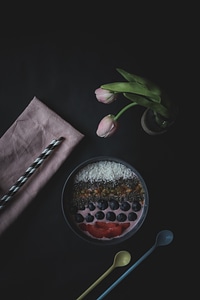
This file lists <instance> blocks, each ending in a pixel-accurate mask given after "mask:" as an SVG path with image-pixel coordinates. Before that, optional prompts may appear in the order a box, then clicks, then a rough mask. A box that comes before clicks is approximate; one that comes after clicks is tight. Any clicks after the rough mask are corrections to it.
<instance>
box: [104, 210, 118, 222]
mask: <svg viewBox="0 0 200 300" xmlns="http://www.w3.org/2000/svg"><path fill="white" fill-rule="evenodd" d="M106 220H108V221H115V220H116V215H115V213H114V212H113V211H108V212H107V214H106Z"/></svg>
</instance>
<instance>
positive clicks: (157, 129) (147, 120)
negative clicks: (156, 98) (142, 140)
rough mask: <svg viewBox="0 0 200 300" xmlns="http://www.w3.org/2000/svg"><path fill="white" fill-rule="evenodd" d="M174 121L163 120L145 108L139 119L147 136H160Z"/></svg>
mask: <svg viewBox="0 0 200 300" xmlns="http://www.w3.org/2000/svg"><path fill="white" fill-rule="evenodd" d="M174 122H175V119H174V118H173V119H165V118H164V117H162V116H161V115H159V114H158V113H155V112H154V111H153V110H152V109H150V108H147V109H146V110H145V111H144V113H143V115H142V118H141V126H142V128H143V130H144V131H145V132H146V133H148V134H149V135H160V134H163V133H165V132H167V130H168V129H169V128H170V127H171V126H172V125H173V124H174Z"/></svg>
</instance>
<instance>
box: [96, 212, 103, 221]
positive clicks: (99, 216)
mask: <svg viewBox="0 0 200 300" xmlns="http://www.w3.org/2000/svg"><path fill="white" fill-rule="evenodd" d="M95 217H96V218H97V219H98V220H102V219H103V218H104V217H105V214H104V212H102V211H101V210H100V211H98V212H97V213H96V214H95Z"/></svg>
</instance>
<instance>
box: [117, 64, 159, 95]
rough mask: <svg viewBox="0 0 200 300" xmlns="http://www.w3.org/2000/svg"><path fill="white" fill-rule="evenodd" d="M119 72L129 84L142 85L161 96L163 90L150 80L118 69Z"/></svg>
mask: <svg viewBox="0 0 200 300" xmlns="http://www.w3.org/2000/svg"><path fill="white" fill-rule="evenodd" d="M116 70H117V71H118V73H120V74H121V75H122V76H123V77H124V78H125V79H126V80H127V81H129V82H136V83H138V84H141V85H142V86H144V87H145V88H147V89H148V90H151V91H153V92H154V93H157V94H160V93H161V89H160V88H159V87H158V86H157V85H156V84H154V83H153V82H151V81H150V80H148V79H146V78H143V77H141V76H138V75H135V74H131V73H128V72H126V71H125V70H123V69H119V68H117V69H116Z"/></svg>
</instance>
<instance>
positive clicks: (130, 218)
mask: <svg viewBox="0 0 200 300" xmlns="http://www.w3.org/2000/svg"><path fill="white" fill-rule="evenodd" d="M61 205H62V212H63V215H64V218H65V220H66V222H67V224H68V225H69V227H70V228H71V229H72V230H73V231H74V232H75V234H77V235H78V236H79V237H80V238H83V239H84V240H86V241H89V242H92V243H95V244H100V245H113V244H118V243H121V242H122V241H125V240H126V239H128V238H130V237H132V236H133V235H134V234H135V233H136V232H137V231H138V230H139V228H140V227H141V225H142V224H143V222H144V220H145V218H146V215H147V212H148V207H149V195H148V190H147V186H146V184H145V181H144V180H143V178H142V176H141V175H140V173H139V172H138V171H137V170H136V169H135V168H134V167H133V166H131V165H130V164H128V163H127V162H125V161H122V160H120V159H117V158H113V157H107V156H106V157H105V156H101V157H95V158H91V159H89V160H87V161H85V162H83V163H81V164H80V165H78V166H77V167H76V168H75V169H74V170H73V171H72V172H71V174H70V175H69V176H68V177H67V179H66V181H65V184H64V187H63V190H62V197H61Z"/></svg>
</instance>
